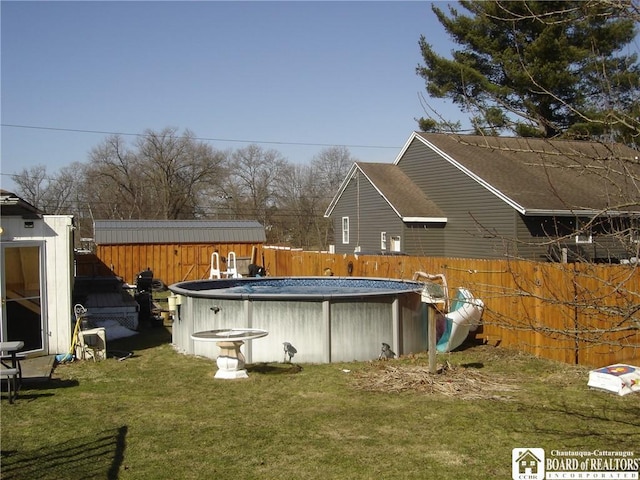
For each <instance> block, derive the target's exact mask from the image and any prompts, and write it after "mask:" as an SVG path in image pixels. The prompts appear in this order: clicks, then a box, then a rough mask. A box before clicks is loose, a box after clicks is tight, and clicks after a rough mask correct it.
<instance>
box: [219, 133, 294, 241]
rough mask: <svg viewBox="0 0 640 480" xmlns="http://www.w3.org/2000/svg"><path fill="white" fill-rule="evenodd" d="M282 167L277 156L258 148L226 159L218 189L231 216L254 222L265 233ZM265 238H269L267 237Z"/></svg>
mask: <svg viewBox="0 0 640 480" xmlns="http://www.w3.org/2000/svg"><path fill="white" fill-rule="evenodd" d="M286 165H287V162H286V160H285V159H284V157H283V156H282V154H281V153H280V152H278V151H276V150H264V149H263V148H262V147H260V146H258V145H253V144H252V145H248V146H246V147H245V148H241V149H239V150H236V151H234V152H233V153H232V154H231V158H230V165H229V176H228V182H227V183H226V184H225V185H222V186H221V187H220V190H221V193H222V195H223V196H224V197H225V198H226V199H227V202H228V205H229V206H230V207H231V209H232V211H233V213H234V215H236V217H238V218H244V219H252V220H258V221H259V222H260V223H261V224H262V225H264V227H265V228H266V229H267V232H269V231H270V230H271V226H272V225H271V224H272V214H273V212H274V210H275V208H276V203H275V189H276V182H277V179H278V177H279V176H280V174H281V172H282V171H283V169H284V168H285V167H286ZM267 235H268V237H269V233H267ZM268 239H269V238H268ZM269 241H272V240H271V239H269Z"/></svg>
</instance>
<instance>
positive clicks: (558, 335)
mask: <svg viewBox="0 0 640 480" xmlns="http://www.w3.org/2000/svg"><path fill="white" fill-rule="evenodd" d="M262 252H263V258H264V262H265V267H266V268H267V271H268V274H269V275H270V276H319V275H326V274H333V275H336V276H354V277H380V278H393V279H411V278H412V277H413V274H414V273H415V272H417V271H422V272H426V273H434V274H435V273H443V274H445V275H446V277H447V282H448V285H449V286H450V292H449V293H450V295H453V293H454V290H452V289H455V288H456V287H465V288H468V289H469V290H471V291H472V292H473V293H474V295H475V296H476V297H478V298H480V299H482V301H483V302H484V303H485V312H484V315H483V326H482V329H481V331H479V332H478V334H477V336H478V337H479V338H481V339H482V340H484V341H487V342H490V343H495V344H500V345H502V346H504V347H509V348H515V349H518V350H520V351H524V352H528V353H532V354H534V355H536V356H539V357H543V358H548V359H552V360H559V361H562V362H566V363H575V364H580V365H587V366H604V365H609V364H612V363H617V362H633V361H636V362H637V361H640V313H639V311H640V294H639V292H640V272H639V271H638V268H634V267H631V266H624V265H593V264H579V263H576V264H558V263H539V262H529V261H521V260H476V259H460V258H435V257H407V256H370V255H365V256H357V255H343V254H329V253H316V252H304V251H297V250H286V249H274V248H265V249H263V251H262Z"/></svg>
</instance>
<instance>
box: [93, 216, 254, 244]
mask: <svg viewBox="0 0 640 480" xmlns="http://www.w3.org/2000/svg"><path fill="white" fill-rule="evenodd" d="M93 228H94V241H95V243H96V244H97V245H122V244H131V243H147V244H148V243H264V242H265V241H266V234H265V231H264V227H263V226H262V225H261V224H260V223H259V222H257V221H254V220H224V221H217V220H216V221H208V220H95V221H94V222H93Z"/></svg>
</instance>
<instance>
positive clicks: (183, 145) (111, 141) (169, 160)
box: [86, 128, 225, 219]
mask: <svg viewBox="0 0 640 480" xmlns="http://www.w3.org/2000/svg"><path fill="white" fill-rule="evenodd" d="M134 147H135V148H133V149H132V148H130V147H128V146H127V145H126V144H125V143H124V142H123V140H122V138H121V137H119V136H111V137H108V138H107V139H105V140H104V142H103V143H102V144H100V145H98V146H97V147H95V148H94V149H93V150H92V151H91V154H90V159H91V164H90V166H89V167H88V169H87V177H86V183H87V189H86V197H87V199H88V201H89V204H90V205H91V208H92V211H93V215H94V216H95V217H96V218H149V219H152V218H153V219H178V218H195V217H196V216H203V212H206V205H203V203H202V202H203V201H205V200H206V196H203V195H202V193H203V192H207V191H209V190H210V189H211V188H213V186H214V185H215V184H216V183H217V182H219V181H220V175H219V174H220V172H221V171H223V163H224V160H225V156H224V154H222V153H219V152H216V151H215V150H214V149H213V148H212V147H211V146H210V145H208V144H206V143H203V142H200V141H198V140H197V139H196V138H195V136H194V134H193V133H192V132H190V131H188V130H187V131H185V132H184V133H183V134H179V133H178V132H177V129H175V128H166V129H164V130H162V131H160V132H154V131H152V130H147V131H145V132H144V134H143V135H141V136H140V137H139V138H138V140H137V141H136V142H135V145H134Z"/></svg>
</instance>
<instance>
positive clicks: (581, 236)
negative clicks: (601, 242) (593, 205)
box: [576, 218, 593, 244]
mask: <svg viewBox="0 0 640 480" xmlns="http://www.w3.org/2000/svg"><path fill="white" fill-rule="evenodd" d="M576 227H577V228H576V232H577V233H576V243H578V244H579V243H593V235H592V234H591V226H590V225H588V224H587V222H584V221H581V220H580V219H579V218H577V219H576Z"/></svg>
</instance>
